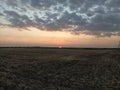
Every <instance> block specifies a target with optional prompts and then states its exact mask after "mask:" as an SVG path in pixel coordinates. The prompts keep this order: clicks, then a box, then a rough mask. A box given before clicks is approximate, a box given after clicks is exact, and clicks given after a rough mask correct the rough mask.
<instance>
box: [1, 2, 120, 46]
mask: <svg viewBox="0 0 120 90" xmlns="http://www.w3.org/2000/svg"><path fill="white" fill-rule="evenodd" d="M119 40H120V0H0V46H16V45H18V46H25V45H26V46H68V47H117V44H118V41H119Z"/></svg>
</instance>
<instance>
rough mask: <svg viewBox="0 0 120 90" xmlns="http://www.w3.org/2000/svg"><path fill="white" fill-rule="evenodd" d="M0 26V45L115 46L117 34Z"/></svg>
mask: <svg viewBox="0 0 120 90" xmlns="http://www.w3.org/2000/svg"><path fill="white" fill-rule="evenodd" d="M29 29H30V30H22V29H18V28H10V27H0V46H12V45H14V46H56V47H58V46H59V48H62V47H117V42H118V41H119V38H120V37H119V36H112V37H101V38H99V37H95V36H90V35H84V34H80V35H74V34H71V33H69V32H65V31H43V30H38V29H36V28H34V27H30V28H29Z"/></svg>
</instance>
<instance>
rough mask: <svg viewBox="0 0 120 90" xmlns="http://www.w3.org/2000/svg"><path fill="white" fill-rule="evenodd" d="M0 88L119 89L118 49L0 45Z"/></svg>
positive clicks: (0, 89)
mask: <svg viewBox="0 0 120 90" xmlns="http://www.w3.org/2000/svg"><path fill="white" fill-rule="evenodd" d="M0 90H120V50H117V49H106V50H100V49H98V50H97V49H57V48H0Z"/></svg>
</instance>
